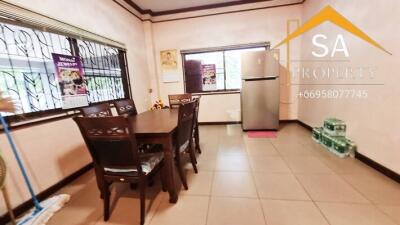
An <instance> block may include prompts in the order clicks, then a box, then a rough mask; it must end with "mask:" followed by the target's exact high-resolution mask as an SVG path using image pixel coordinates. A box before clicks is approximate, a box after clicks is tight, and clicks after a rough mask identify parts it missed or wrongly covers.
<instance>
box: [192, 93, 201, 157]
mask: <svg viewBox="0 0 400 225" xmlns="http://www.w3.org/2000/svg"><path fill="white" fill-rule="evenodd" d="M193 100H194V101H195V110H194V120H193V121H194V124H193V137H194V143H195V146H196V150H197V151H198V153H200V154H201V149H200V133H199V110H200V96H196V97H193Z"/></svg>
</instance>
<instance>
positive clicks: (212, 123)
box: [199, 121, 242, 125]
mask: <svg viewBox="0 0 400 225" xmlns="http://www.w3.org/2000/svg"><path fill="white" fill-rule="evenodd" d="M228 124H242V121H222V122H221V121H220V122H199V125H228Z"/></svg>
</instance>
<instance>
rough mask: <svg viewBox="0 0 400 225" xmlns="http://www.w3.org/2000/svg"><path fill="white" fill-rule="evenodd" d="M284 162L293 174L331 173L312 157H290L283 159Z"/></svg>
mask: <svg viewBox="0 0 400 225" xmlns="http://www.w3.org/2000/svg"><path fill="white" fill-rule="evenodd" d="M284 160H285V162H286V163H287V164H288V166H289V168H290V169H291V170H292V172H293V173H311V174H320V173H328V174H329V173H330V174H332V173H333V171H332V170H331V169H329V167H328V166H326V165H325V164H324V163H323V162H322V161H321V160H320V159H318V158H317V157H314V156H301V157H298V156H290V157H284Z"/></svg>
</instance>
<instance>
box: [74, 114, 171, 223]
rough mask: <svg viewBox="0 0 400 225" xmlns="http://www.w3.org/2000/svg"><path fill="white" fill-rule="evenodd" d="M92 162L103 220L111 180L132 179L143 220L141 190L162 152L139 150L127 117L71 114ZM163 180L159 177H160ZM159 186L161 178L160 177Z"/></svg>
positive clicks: (159, 163) (158, 164) (158, 165)
mask: <svg viewBox="0 0 400 225" xmlns="http://www.w3.org/2000/svg"><path fill="white" fill-rule="evenodd" d="M74 120H75V122H76V123H77V124H78V127H79V129H80V131H81V133H82V136H83V139H84V140H85V143H86V145H87V147H88V149H89V151H90V154H91V156H92V158H93V162H94V164H95V165H96V166H97V168H98V169H99V170H98V172H99V175H100V176H101V179H102V180H101V183H102V189H103V190H102V193H103V201H104V220H105V221H107V220H108V219H109V217H110V212H109V208H110V190H109V187H110V185H111V184H112V183H114V182H122V183H134V182H138V183H139V187H140V224H142V225H143V224H144V222H145V211H146V208H145V194H146V183H147V179H148V177H151V176H153V175H154V174H155V173H156V172H157V171H158V170H159V169H161V168H162V165H163V153H162V152H160V153H154V154H140V153H139V152H138V148H137V144H136V138H135V133H134V131H133V129H132V126H131V122H130V121H129V118H124V117H121V116H118V117H103V118H84V117H75V118H74ZM162 180H163V179H162ZM162 184H163V190H165V189H166V188H165V182H164V180H163V182H162Z"/></svg>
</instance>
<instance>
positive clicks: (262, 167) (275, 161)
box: [249, 156, 290, 173]
mask: <svg viewBox="0 0 400 225" xmlns="http://www.w3.org/2000/svg"><path fill="white" fill-rule="evenodd" d="M249 161H250V166H251V169H252V171H254V172H266V173H290V169H289V167H288V166H287V165H286V163H285V161H283V159H282V158H281V157H277V156H249Z"/></svg>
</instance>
